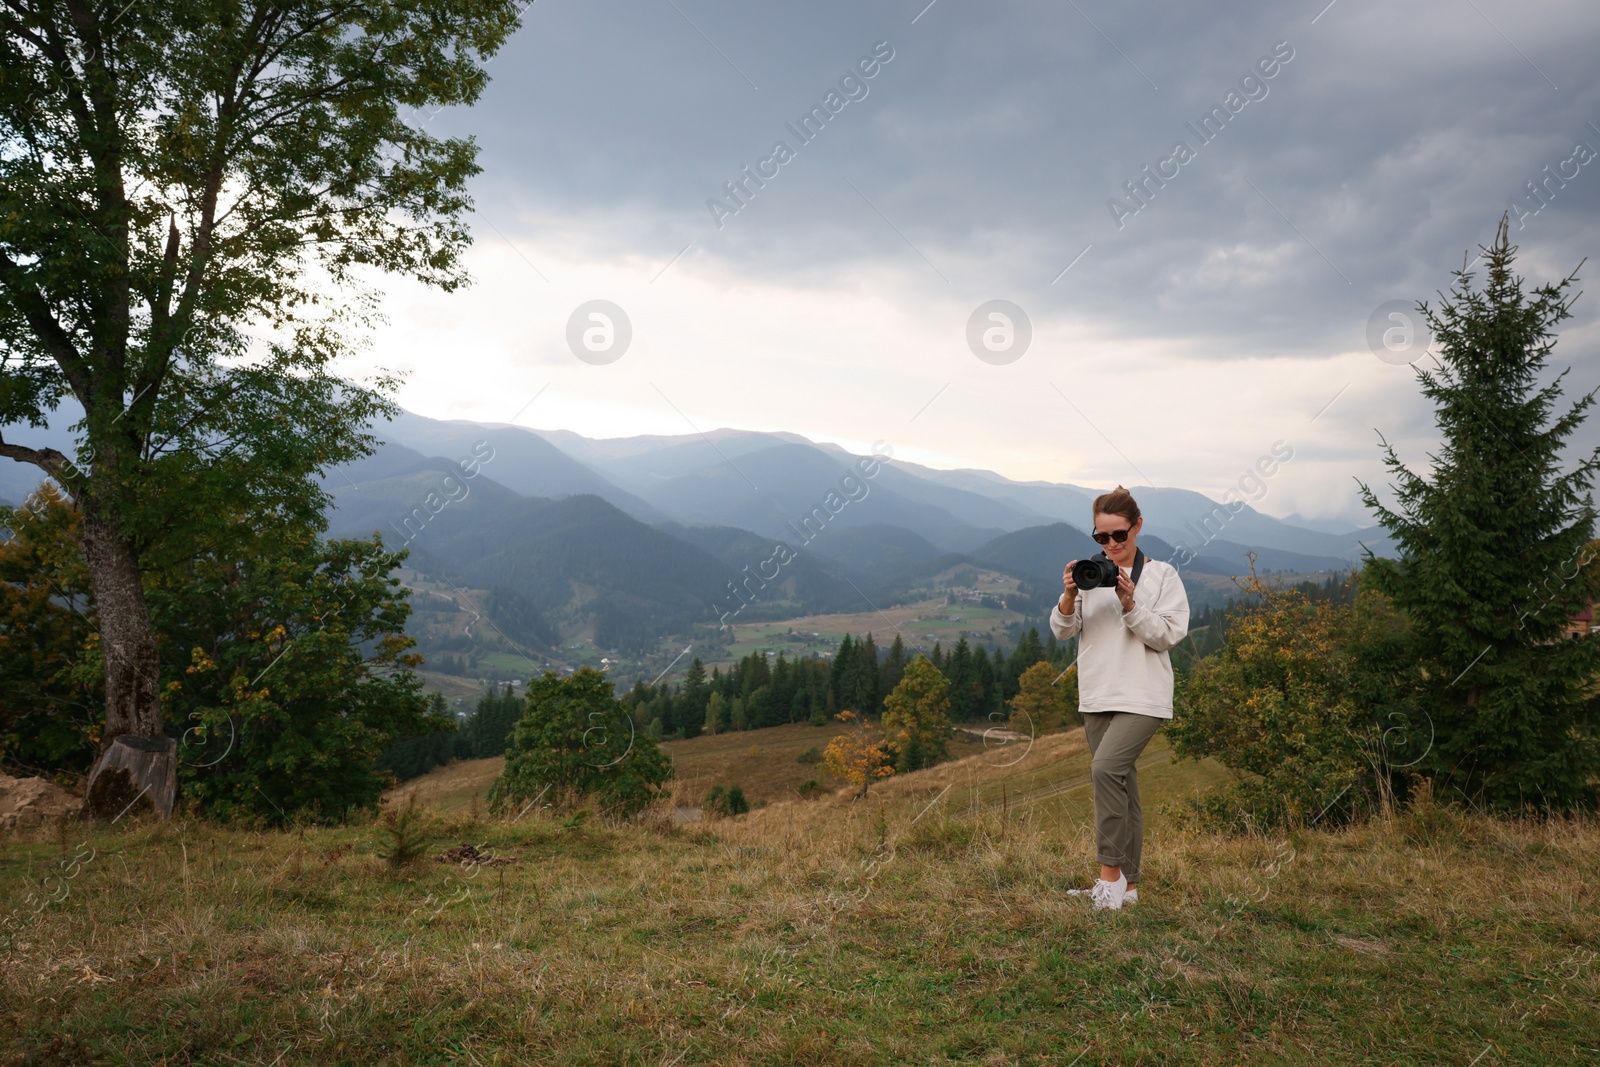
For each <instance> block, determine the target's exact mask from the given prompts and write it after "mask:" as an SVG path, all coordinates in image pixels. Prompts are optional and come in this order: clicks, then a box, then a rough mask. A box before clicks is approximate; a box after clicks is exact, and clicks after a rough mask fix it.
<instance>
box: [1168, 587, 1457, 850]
mask: <svg viewBox="0 0 1600 1067" xmlns="http://www.w3.org/2000/svg"><path fill="white" fill-rule="evenodd" d="M1246 582H1247V588H1248V589H1249V591H1250V592H1251V594H1252V596H1253V597H1255V598H1257V600H1258V603H1257V605H1256V606H1240V607H1238V608H1236V609H1235V613H1234V616H1233V618H1232V619H1231V621H1230V627H1229V630H1228V637H1227V640H1226V642H1225V643H1224V645H1223V647H1222V648H1221V649H1220V650H1219V651H1218V652H1217V653H1216V654H1215V655H1213V656H1210V657H1208V658H1207V659H1205V660H1203V661H1201V662H1200V663H1199V664H1198V665H1196V666H1195V668H1194V669H1193V670H1192V671H1191V672H1190V673H1189V675H1188V677H1187V678H1186V679H1185V684H1184V685H1183V686H1182V687H1180V688H1179V690H1178V692H1177V694H1176V700H1175V705H1176V706H1175V709H1174V710H1175V715H1174V718H1173V720H1172V722H1171V724H1170V725H1169V726H1168V728H1167V736H1168V738H1169V739H1170V742H1171V745H1172V749H1173V752H1174V753H1176V754H1177V755H1178V756H1179V757H1182V758H1190V759H1199V758H1202V757H1205V756H1213V757H1215V758H1216V759H1218V760H1219V761H1221V762H1222V763H1223V764H1225V765H1226V766H1228V767H1230V768H1232V769H1234V770H1235V771H1238V772H1240V775H1239V777H1238V779H1237V780H1236V781H1235V782H1234V783H1233V784H1232V785H1231V786H1229V787H1227V788H1225V789H1222V790H1219V791H1217V792H1216V793H1213V794H1211V795H1209V796H1207V797H1204V798H1200V799H1198V800H1194V801H1191V802H1190V805H1189V807H1188V808H1187V809H1186V814H1187V815H1189V816H1190V817H1191V818H1193V819H1195V820H1197V821H1198V822H1199V823H1200V824H1202V825H1208V826H1216V827H1219V828H1226V829H1240V828H1243V827H1246V826H1249V825H1256V826H1261V827H1267V826H1274V827H1279V826H1293V825H1307V824H1310V823H1318V822H1320V823H1322V824H1336V823H1342V822H1347V821H1350V820H1352V819H1354V818H1357V817H1360V816H1361V815H1363V814H1366V813H1370V812H1372V811H1374V810H1378V809H1380V808H1382V807H1384V806H1385V805H1387V804H1389V803H1390V801H1391V800H1392V798H1393V797H1394V796H1395V795H1396V793H1397V792H1399V791H1402V790H1404V788H1406V787H1405V785H1404V783H1403V782H1401V776H1402V774H1403V771H1404V769H1405V768H1406V766H1407V765H1408V764H1409V763H1414V762H1415V761H1416V760H1417V759H1418V758H1420V753H1421V752H1422V751H1424V750H1425V746H1426V744H1427V742H1428V737H1427V731H1426V727H1425V726H1422V727H1421V728H1420V729H1419V728H1418V724H1419V722H1420V720H1419V718H1418V717H1417V716H1415V714H1414V713H1413V712H1412V710H1411V709H1410V708H1409V707H1408V706H1407V705H1406V703H1405V700H1404V693H1405V689H1406V679H1407V676H1408V671H1409V666H1408V664H1407V663H1406V662H1405V658H1404V655H1403V637H1404V628H1405V620H1404V619H1403V617H1401V616H1400V615H1399V614H1398V613H1396V612H1395V611H1394V609H1393V608H1392V606H1391V605H1390V604H1389V603H1388V601H1387V598H1385V597H1384V596H1382V594H1380V593H1378V592H1377V591H1375V590H1372V589H1368V588H1362V589H1360V590H1359V592H1358V594H1357V596H1356V598H1355V602H1354V604H1353V605H1348V606H1346V605H1341V604H1335V603H1333V602H1329V601H1320V602H1313V601H1310V600H1308V599H1307V598H1306V596H1305V595H1304V594H1303V593H1302V592H1300V591H1299V590H1295V589H1281V588H1276V587H1273V586H1270V585H1268V584H1267V583H1266V582H1264V581H1262V580H1261V579H1259V578H1257V577H1256V575H1255V571H1254V560H1253V559H1252V563H1251V573H1250V576H1249V578H1248V579H1247V580H1246Z"/></svg>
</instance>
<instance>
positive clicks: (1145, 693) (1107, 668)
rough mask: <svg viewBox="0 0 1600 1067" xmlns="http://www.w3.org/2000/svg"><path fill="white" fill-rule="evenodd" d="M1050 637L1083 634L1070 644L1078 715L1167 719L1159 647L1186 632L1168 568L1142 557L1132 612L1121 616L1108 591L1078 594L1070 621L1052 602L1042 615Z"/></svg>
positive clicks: (1178, 588) (1181, 597)
mask: <svg viewBox="0 0 1600 1067" xmlns="http://www.w3.org/2000/svg"><path fill="white" fill-rule="evenodd" d="M1122 569H1123V570H1124V571H1127V570H1129V568H1127V567H1123V568H1122ZM1050 631H1051V632H1052V633H1054V634H1055V635H1056V637H1057V638H1058V639H1060V640H1065V639H1066V638H1069V637H1076V636H1077V635H1078V633H1079V632H1080V631H1081V632H1082V634H1083V637H1082V639H1081V640H1080V641H1079V643H1078V710H1079V711H1084V712H1095V711H1132V712H1136V713H1138V714H1140V715H1154V716H1155V717H1156V718H1158V719H1170V718H1172V657H1171V656H1169V655H1168V654H1167V649H1169V648H1171V647H1172V646H1173V645H1175V644H1177V643H1178V642H1179V641H1182V640H1183V639H1184V637H1185V636H1187V635H1188V633H1189V595H1188V594H1187V593H1186V592H1184V589H1183V580H1182V579H1181V578H1179V577H1178V569H1177V568H1176V567H1174V566H1173V565H1172V564H1170V563H1163V562H1162V561H1160V560H1155V559H1151V558H1150V557H1149V556H1146V557H1145V560H1144V567H1143V569H1141V570H1140V572H1139V584H1138V585H1136V586H1134V588H1133V610H1132V611H1130V612H1128V613H1127V614H1123V611H1122V602H1121V601H1120V600H1118V599H1117V591H1116V590H1115V589H1114V588H1109V587H1106V586H1101V587H1099V588H1097V589H1080V590H1078V599H1077V603H1076V604H1074V606H1073V609H1072V614H1071V615H1063V614H1061V598H1060V597H1059V596H1058V597H1057V598H1056V606H1055V607H1053V608H1051V609H1050Z"/></svg>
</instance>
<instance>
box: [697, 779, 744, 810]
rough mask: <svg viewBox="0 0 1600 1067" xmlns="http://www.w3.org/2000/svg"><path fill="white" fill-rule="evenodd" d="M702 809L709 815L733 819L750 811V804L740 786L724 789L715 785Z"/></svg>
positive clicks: (708, 793) (701, 806)
mask: <svg viewBox="0 0 1600 1067" xmlns="http://www.w3.org/2000/svg"><path fill="white" fill-rule="evenodd" d="M700 809H701V811H702V812H704V813H705V814H707V815H711V816H714V817H721V818H731V817H732V816H734V815H743V814H744V813H745V812H747V811H749V810H750V802H749V801H748V800H746V799H745V796H744V790H743V789H741V788H740V787H739V786H736V785H730V786H728V787H727V788H726V789H724V788H723V787H722V786H720V785H714V786H712V787H711V789H710V791H709V792H707V793H706V799H705V802H704V803H703V804H701V805H700Z"/></svg>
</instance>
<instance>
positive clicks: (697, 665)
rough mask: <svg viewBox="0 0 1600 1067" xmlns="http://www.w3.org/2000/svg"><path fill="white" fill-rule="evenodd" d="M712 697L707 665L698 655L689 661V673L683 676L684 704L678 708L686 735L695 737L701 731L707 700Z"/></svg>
mask: <svg viewBox="0 0 1600 1067" xmlns="http://www.w3.org/2000/svg"><path fill="white" fill-rule="evenodd" d="M710 697H711V691H710V686H709V685H708V684H707V682H706V665H705V664H704V663H701V662H700V657H699V656H696V657H695V658H694V659H693V660H691V661H690V662H689V670H688V673H686V674H685V675H684V676H683V694H682V704H681V705H680V706H679V708H678V723H679V725H680V726H681V727H682V728H683V735H684V736H685V737H693V736H694V735H695V734H697V733H699V732H700V724H701V723H702V722H704V721H705V717H706V701H707V700H709V699H710Z"/></svg>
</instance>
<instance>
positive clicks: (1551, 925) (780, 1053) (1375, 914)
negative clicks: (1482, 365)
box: [0, 731, 1600, 1067]
mask: <svg viewBox="0 0 1600 1067" xmlns="http://www.w3.org/2000/svg"><path fill="white" fill-rule="evenodd" d="M818 733H819V734H820V733H822V731H818ZM1047 742H1048V744H1047ZM1075 746H1081V738H1080V739H1072V738H1056V739H1050V738H1046V739H1042V740H1041V742H1040V748H1039V749H1037V750H1035V752H1034V753H1032V754H1030V757H1029V758H1028V759H1027V760H1024V761H1023V763H1021V764H1018V765H1016V766H1014V767H998V766H996V763H995V760H996V757H997V752H999V751H1003V750H996V751H991V752H985V753H980V754H978V755H975V756H971V757H968V759H967V760H964V761H962V762H961V764H959V765H945V766H944V767H942V768H933V769H931V770H929V771H925V772H920V774H919V775H910V776H905V777H904V778H902V779H899V780H891V781H890V782H889V783H884V784H883V785H881V786H875V787H874V788H873V791H872V794H871V795H869V797H868V799H867V800H866V801H864V802H859V803H852V802H850V801H848V800H843V799H839V798H834V797H827V798H824V799H822V800H817V801H811V802H800V801H796V802H793V803H774V804H769V805H768V806H767V807H766V808H763V809H760V810H758V811H755V812H752V813H750V814H749V815H746V816H742V817H740V818H737V819H732V820H723V821H718V822H715V823H710V824H695V825H693V826H687V827H686V826H678V825H674V824H673V823H672V822H671V821H670V820H668V819H656V820H649V821H646V822H644V823H642V824H639V825H621V826H608V825H600V824H597V823H596V822H595V820H592V819H591V820H587V821H579V820H573V819H569V818H566V817H565V816H563V815H560V814H558V813H553V812H548V811H544V810H541V809H534V810H532V811H530V812H528V813H527V814H526V815H525V816H523V817H522V818H521V819H520V820H518V821H515V822H513V821H511V820H489V819H474V817H473V816H472V815H471V814H470V812H468V811H466V810H463V809H459V808H458V809H456V810H455V811H453V812H452V813H451V814H450V815H448V816H441V817H440V822H439V823H438V824H437V829H438V835H437V837H436V839H435V841H434V844H433V846H432V847H431V848H430V850H429V852H430V855H431V854H433V853H436V852H438V851H440V850H441V849H443V848H444V847H447V846H453V845H457V844H461V843H472V844H475V845H478V846H479V847H480V848H494V849H496V850H497V851H498V852H500V853H501V854H504V855H508V856H512V857H515V859H516V862H515V863H513V864H510V865H508V866H504V867H495V868H476V869H475V871H476V873H473V871H472V870H465V869H462V868H460V867H456V866H450V865H445V864H439V863H435V862H431V861H423V862H419V863H417V864H414V865H412V866H411V867H408V868H406V869H403V870H400V871H392V870H390V869H388V868H387V867H386V865H385V864H384V863H383V861H382V860H381V859H380V857H379V854H380V853H381V852H383V851H385V843H384V837H383V831H382V827H381V825H379V824H376V823H372V824H367V825H361V826H350V827H343V828H329V829H305V830H304V831H288V832H278V833H251V832H246V831H240V830H226V829H220V828H216V827H213V826H208V825H204V824H201V823H197V822H185V821H182V820H178V821H174V822H172V823H170V824H159V823H146V824H141V825H135V826H131V827H129V826H124V825H120V824H119V825H118V826H117V827H113V828H110V829H99V830H94V831H84V830H73V831H71V832H70V833H69V834H61V835H56V836H52V835H50V834H48V833H45V834H40V835H38V836H37V837H36V838H34V839H31V840H17V839H12V840H10V841H9V842H8V843H7V844H6V845H5V847H4V849H3V851H0V894H3V899H4V901H5V902H6V904H5V909H6V910H7V911H9V912H11V913H12V915H13V918H12V919H11V920H10V921H9V922H7V923H6V924H5V925H4V927H3V932H0V951H3V952H4V953H5V961H4V967H3V971H0V983H3V991H4V995H5V1001H4V1004H5V1006H4V1007H3V1008H0V1063H4V1064H93V1063H127V1064H140V1065H147V1064H159V1063H171V1064H176V1063H196V1064H198V1063H205V1064H227V1063H243V1064H263V1065H265V1064H278V1065H283V1067H287V1065H291V1064H313V1063H315V1064H356V1063H363V1064H364V1063H372V1064H379V1063H382V1064H471V1065H477V1064H482V1065H489V1064H524V1063H540V1064H545V1063H550V1064H580V1063H582V1064H640V1065H644V1064H650V1065H659V1064H667V1063H676V1064H705V1063H726V1064H792V1063H815V1064H834V1063H845V1064H894V1063H919V1064H948V1063H981V1064H1044V1063H1049V1064H1061V1065H1065V1064H1069V1063H1074V1062H1076V1063H1077V1064H1080V1065H1088V1064H1136V1063H1144V1064H1234V1063H1241V1062H1249V1063H1282V1064H1308V1065H1310V1064H1316V1065H1319V1067H1321V1065H1327V1064H1391V1063H1399V1064H1459V1065H1465V1064H1469V1063H1476V1064H1480V1065H1488V1064H1512V1063H1516V1064H1550V1063H1573V1064H1576V1063H1584V1062H1597V1057H1600V960H1597V959H1596V956H1595V952H1596V949H1597V947H1600V920H1597V914H1596V912H1597V909H1596V900H1597V897H1596V890H1595V888H1594V887H1595V885H1596V880H1597V876H1600V824H1597V823H1596V821H1595V820H1593V819H1588V820H1572V821H1561V820H1555V821H1548V822H1534V821H1511V820H1493V819H1488V818H1485V817H1481V816H1478V815H1473V814H1465V815H1463V814H1460V813H1456V812H1452V811H1449V810H1445V809H1440V808H1433V807H1431V806H1423V807H1419V808H1418V809H1417V810H1415V811H1410V812H1405V813H1401V814H1400V815H1399V816H1397V817H1396V818H1394V819H1392V820H1390V821H1387V822H1379V823H1375V824H1373V825H1370V826H1365V827H1357V828H1351V829H1345V830H1320V829H1319V830H1310V831H1304V832H1296V833H1293V834H1290V835H1286V836H1284V837H1283V838H1281V839H1279V838H1273V837H1268V838H1259V837H1257V838H1222V837H1214V836H1210V835H1203V834H1196V833H1191V832H1183V831H1180V830H1178V829H1176V828H1173V827H1170V826H1168V825H1166V824H1165V823H1164V822H1163V821H1162V820H1160V819H1159V818H1152V816H1151V813H1152V812H1153V811H1154V809H1155V807H1156V805H1157V804H1158V803H1159V801H1160V800H1161V799H1162V798H1163V797H1171V796H1175V795H1178V794H1179V793H1181V792H1183V791H1186V790H1187V789H1189V788H1191V787H1192V786H1193V784H1194V783H1195V782H1196V781H1199V780H1201V779H1205V780H1211V779H1210V777H1209V776H1210V775H1211V774H1212V772H1211V771H1210V770H1207V769H1206V768H1205V766H1204V765H1195V764H1189V765H1183V764H1173V763H1170V762H1167V761H1165V760H1159V759H1157V760H1153V761H1152V764H1151V765H1150V766H1149V767H1147V768H1146V769H1143V770H1141V772H1140V778H1141V787H1142V792H1143V794H1144V807H1145V811H1146V815H1147V835H1146V844H1145V877H1144V881H1143V884H1142V886H1141V896H1143V897H1144V898H1145V899H1144V900H1143V901H1141V903H1140V904H1138V905H1135V906H1133V907H1132V908H1129V909H1127V910H1124V911H1121V912H1099V913H1097V912H1094V911H1093V910H1092V909H1091V908H1090V907H1089V905H1088V902H1087V901H1085V900H1084V899H1083V898H1076V897H1068V896H1066V895H1065V894H1064V892H1063V890H1064V889H1066V888H1068V887H1070V886H1075V885H1086V884H1088V882H1089V880H1091V879H1092V877H1093V873H1094V870H1095V868H1094V865H1093V863H1092V855H1093V853H1092V832H1091V827H1090V823H1089V819H1088V817H1087V814H1086V812H1087V809H1086V808H1085V807H1084V800H1083V799H1081V797H1082V794H1083V793H1084V790H1082V789H1073V788H1067V789H1065V790H1063V791H1061V792H1058V793H1055V794H1053V795H1051V796H1047V797H1045V798H1044V799H1040V800H1035V801H1029V800H1027V799H1026V795H1027V794H1029V793H1030V791H1032V790H1039V789H1041V788H1043V787H1045V786H1047V785H1048V784H1049V782H1048V780H1047V779H1048V778H1049V775H1050V773H1052V772H1050V771H1048V770H1047V769H1046V768H1047V767H1048V766H1052V765H1053V766H1055V767H1056V770H1055V772H1053V773H1055V774H1057V775H1059V776H1062V777H1063V778H1064V777H1066V776H1068V775H1070V773H1071V772H1070V769H1069V766H1068V765H1069V764H1070V763H1071V761H1073V760H1081V747H1075ZM1155 750H1156V746H1155V744H1154V743H1152V749H1151V750H1147V753H1146V756H1147V757H1150V756H1152V755H1159V752H1156V751H1155ZM1075 753H1076V754H1075ZM1047 756H1048V759H1047V758H1046V757H1047ZM1008 758H1009V757H1008ZM1035 760H1036V761H1037V763H1038V766H1033V765H1032V764H1033V762H1034V761H1035ZM986 761H987V762H986ZM941 783H942V784H941ZM998 783H1004V786H1005V790H1006V799H1007V803H1006V804H1005V805H1003V806H1002V807H1001V808H995V807H993V806H990V805H989V804H988V801H989V800H990V797H991V791H992V790H997V789H998ZM945 786H949V788H948V789H946V788H945ZM974 795H975V796H976V797H977V798H978V799H979V800H980V801H982V802H983V803H982V804H981V805H980V806H979V807H977V808H976V809H975V810H974V813H973V814H970V815H963V814H962V812H964V811H967V810H969V809H970V808H971V805H969V803H968V801H969V799H971V797H972V796H974ZM1016 797H1021V798H1022V799H1018V800H1013V799H1012V798H1016ZM80 841H81V842H83V845H82V848H81V849H79V847H78V846H79V842H80ZM91 850H92V851H93V858H92V859H91V858H86V857H88V856H89V854H90V851H91ZM75 855H76V856H79V857H82V858H80V859H79V861H78V863H77V866H76V867H74V866H73V865H72V861H73V857H74V856H75ZM64 863H65V866H64V865H63V864H64ZM73 871H75V872H76V873H75V874H72V873H71V872H73ZM69 875H70V876H69ZM63 887H64V889H65V892H62V891H61V890H62V888H63ZM50 889H53V890H54V891H55V895H56V896H57V897H59V898H60V899H59V900H54V901H53V902H46V903H44V904H43V906H42V908H41V909H40V910H39V911H38V913H37V914H34V913H33V908H34V906H35V905H34V904H28V903H26V901H25V897H26V895H27V894H28V893H29V892H30V891H32V892H35V893H36V894H39V895H38V896H37V898H36V902H37V901H46V900H47V898H46V897H45V896H44V895H43V893H44V891H46V890H50Z"/></svg>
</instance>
